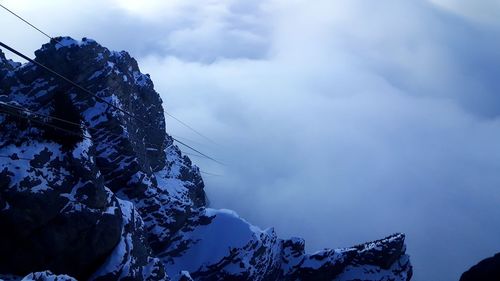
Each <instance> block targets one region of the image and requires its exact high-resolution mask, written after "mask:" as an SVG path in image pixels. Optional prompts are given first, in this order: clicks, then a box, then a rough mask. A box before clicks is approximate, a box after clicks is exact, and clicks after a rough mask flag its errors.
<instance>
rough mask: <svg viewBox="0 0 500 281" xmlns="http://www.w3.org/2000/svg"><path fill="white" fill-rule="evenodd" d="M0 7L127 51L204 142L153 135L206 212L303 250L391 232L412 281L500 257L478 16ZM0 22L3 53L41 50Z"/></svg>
mask: <svg viewBox="0 0 500 281" xmlns="http://www.w3.org/2000/svg"><path fill="white" fill-rule="evenodd" d="M4 2H5V3H4V4H5V5H7V6H9V7H12V9H15V10H16V11H19V12H20V13H22V14H23V15H26V16H27V17H29V18H30V19H32V20H33V21H34V22H35V23H39V25H41V26H42V27H43V28H44V29H45V30H48V31H49V32H51V33H53V34H68V35H71V36H74V37H82V36H87V37H92V38H95V39H97V40H99V41H100V42H102V43H103V44H105V45H108V46H110V47H111V48H114V49H126V50H130V51H131V52H132V54H133V55H134V56H136V57H137V58H138V60H139V63H140V65H141V66H142V68H143V69H144V70H145V71H147V72H149V73H151V75H152V78H153V80H154V81H155V84H156V88H157V90H158V91H159V92H160V93H162V95H163V98H164V101H165V103H166V106H167V109H168V110H169V112H170V113H172V114H173V115H175V116H177V117H179V118H181V119H182V120H184V121H185V122H187V123H189V124H192V125H193V126H194V127H196V128H197V129H198V130H199V131H202V132H203V133H205V134H206V135H208V136H209V137H210V138H212V139H214V140H215V142H216V144H214V143H212V142H210V141H208V140H206V139H203V138H201V137H199V136H198V135H196V134H195V133H193V132H191V131H189V130H188V129H186V128H185V127H183V126H182V125H180V124H178V123H176V122H175V121H174V120H170V119H169V121H170V122H169V123H168V124H169V125H168V126H169V131H170V132H171V133H172V134H174V135H176V136H178V137H185V138H187V139H190V140H191V143H192V144H193V145H196V146H197V147H198V148H199V149H200V150H203V151H206V152H207V153H209V154H212V155H214V156H215V157H217V158H218V159H220V160H221V161H223V162H225V163H226V166H221V165H218V164H216V163H213V162H210V161H207V160H204V159H198V158H195V157H193V159H194V161H195V162H197V163H199V165H200V166H201V168H202V169H203V170H204V171H207V172H211V173H215V174H221V175H223V176H211V175H207V176H206V181H207V191H208V193H209V197H210V199H211V202H212V205H213V206H215V207H226V208H232V209H235V210H237V211H238V212H239V213H240V214H241V215H243V216H244V217H246V218H248V219H249V220H250V221H251V222H253V223H255V224H258V225H260V226H262V227H269V226H275V227H276V230H277V231H278V233H280V234H281V235H283V236H293V235H296V236H303V237H305V238H306V239H307V243H308V244H307V246H308V248H309V249H310V250H317V249H320V248H323V247H331V246H349V245H352V244H355V243H359V242H363V241H367V240H373V239H377V238H380V237H382V236H384V235H387V234H390V233H392V232H397V231H402V232H405V233H407V235H408V240H407V243H408V252H409V254H410V255H411V256H412V261H413V264H414V265H415V280H417V281H425V280H458V278H459V275H460V273H461V272H463V271H465V270H466V269H467V268H468V267H469V266H471V265H472V264H474V263H475V262H477V261H478V260H480V259H482V258H484V257H487V256H490V255H492V254H493V253H495V252H498V251H500V240H499V239H498V237H500V225H499V221H498V218H499V217H500V209H499V208H498V207H497V206H498V203H499V202H500V189H499V187H500V173H499V170H500V146H498V139H500V119H499V118H498V116H499V114H500V106H499V104H500V97H499V95H498V93H499V92H500V86H499V84H498V83H497V81H498V77H497V76H499V75H500V53H498V51H497V50H499V49H500V32H499V31H500V21H499V20H498V19H499V18H500V17H498V15H497V14H495V13H496V12H495V11H498V10H499V9H494V8H495V5H497V4H496V1H487V0H484V1H474V3H473V4H471V3H472V2H470V1H469V2H470V3H469V2H467V1H450V0H432V1H430V2H418V3H417V1H396V0H384V1H361V0H355V1H329V0H324V1H320V0H318V1H312V2H311V1H298V0H297V1H284V0H269V1H251V2H248V1H241V0H218V1H216V0H212V1H204V2H203V3H200V2H198V1H152V0H150V1H141V2H140V3H141V5H138V4H137V3H138V2H137V1H119V0H116V1H79V2H76V3H71V5H72V6H69V4H68V2H65V1H59V0H58V1H47V2H45V1H44V2H40V1H17V0H16V1H13V0H12V1H4ZM44 13H49V14H50V13H52V14H57V16H54V17H51V19H53V20H50V21H47V17H45V16H44ZM0 22H1V24H2V26H5V25H8V26H10V27H12V28H9V29H8V30H5V34H4V33H3V32H4V31H2V40H3V41H5V42H6V43H7V44H9V43H12V44H13V45H15V46H19V47H20V48H22V49H24V50H30V51H32V50H34V49H36V48H37V47H38V46H39V45H40V44H41V42H43V41H44V39H43V38H40V37H39V35H38V34H36V33H33V31H30V30H28V29H27V28H26V27H25V26H23V25H22V24H21V23H20V22H19V21H16V20H15V19H11V18H9V17H8V16H7V14H5V15H2V17H1V19H0ZM4 24H5V25H4ZM20 34H27V37H23V36H20ZM4 38H5V39H4Z"/></svg>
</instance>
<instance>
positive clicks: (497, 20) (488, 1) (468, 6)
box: [429, 0, 500, 26]
mask: <svg viewBox="0 0 500 281" xmlns="http://www.w3.org/2000/svg"><path fill="white" fill-rule="evenodd" d="M429 1H430V2H431V3H433V4H435V5H437V6H439V7H441V8H443V9H445V10H447V11H450V12H452V13H455V14H457V15H460V16H463V17H466V18H468V19H470V20H473V21H477V22H480V23H483V24H491V25H497V26H500V2H499V1H497V0H477V1H468V0H429Z"/></svg>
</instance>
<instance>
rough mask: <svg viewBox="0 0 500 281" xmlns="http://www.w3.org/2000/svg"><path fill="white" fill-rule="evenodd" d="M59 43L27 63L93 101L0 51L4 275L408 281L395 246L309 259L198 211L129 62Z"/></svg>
mask: <svg viewBox="0 0 500 281" xmlns="http://www.w3.org/2000/svg"><path fill="white" fill-rule="evenodd" d="M57 41H58V42H55V41H52V42H50V43H48V44H45V45H43V46H42V48H41V49H40V50H38V51H36V52H35V54H36V58H35V60H36V61H37V62H39V63H41V64H43V65H46V66H47V67H49V68H51V69H54V70H55V71H56V72H58V73H61V74H63V75H64V76H65V77H67V78H68V79H70V80H72V81H74V82H76V83H78V84H79V85H81V86H82V87H84V88H86V89H88V90H89V91H91V92H92V93H95V94H96V95H98V97H99V98H95V97H92V96H89V94H88V93H86V92H85V91H82V90H81V89H78V88H77V87H75V86H74V85H71V84H69V83H67V82H65V81H63V80H61V79H59V78H56V77H54V76H53V75H52V74H50V73H48V72H47V71H45V70H44V69H42V68H40V67H38V66H35V65H34V64H32V63H27V64H24V65H21V64H19V63H15V62H12V61H10V60H7V59H6V58H5V56H4V55H3V54H2V53H1V52H0V121H1V127H0V156H8V157H11V158H5V157H0V229H2V232H0V247H1V249H7V251H3V250H2V251H0V274H3V276H7V275H9V276H11V277H12V278H14V279H15V280H19V279H21V277H19V276H27V277H28V276H31V277H29V278H32V279H33V280H56V279H54V278H60V279H57V280H72V279H64V278H71V277H74V278H76V279H78V280H170V278H172V279H173V280H343V281H344V280H345V281H347V280H410V278H411V273H412V271H411V270H412V268H411V265H410V263H409V259H408V256H407V255H406V254H405V245H404V235H402V234H395V235H392V236H389V237H387V238H385V239H382V240H378V241H374V242H371V243H366V244H362V245H358V246H355V247H351V248H342V249H329V250H324V251H320V252H317V253H314V254H306V253H305V251H304V245H305V242H304V241H303V240H302V239H299V238H293V239H281V238H279V237H277V235H276V233H275V232H274V230H273V229H267V230H261V229H259V228H258V227H255V226H253V225H251V224H249V223H248V222H246V221H245V220H243V219H242V218H240V217H239V216H238V215H237V214H235V213H234V212H232V211H229V210H215V209H210V208H207V207H206V196H205V192H204V183H203V179H202V178H201V176H200V172H199V169H198V168H197V167H196V166H194V165H193V164H192V163H191V160H190V159H189V158H188V157H187V156H185V155H182V153H181V151H180V149H179V148H178V147H177V146H176V145H175V144H174V140H173V138H172V137H170V136H169V135H168V134H166V130H165V129H166V128H165V126H166V125H165V119H164V115H163V114H164V112H163V108H162V101H161V99H160V96H159V95H158V93H156V92H155V90H154V88H153V83H152V82H151V80H150V78H149V76H147V75H144V74H142V73H141V72H140V70H139V68H138V66H137V62H136V61H135V60H134V59H133V58H131V57H130V56H129V55H128V54H127V53H126V52H111V51H109V50H108V49H106V48H104V47H102V46H100V45H99V44H97V43H96V42H95V41H92V40H89V39H85V38H84V39H83V40H82V41H81V42H77V41H75V40H73V39H71V38H67V37H65V38H58V39H57ZM101 99H102V100H101ZM103 100H105V101H107V102H109V103H112V104H113V105H114V106H116V107H119V108H120V109H122V110H124V111H127V112H129V113H130V114H131V115H133V117H131V116H129V115H128V114H124V113H123V112H122V111H120V110H117V109H116V108H114V107H112V106H109V105H108V104H106V103H105V102H103ZM61 105H64V106H61ZM9 106H10V107H9ZM12 106H15V107H22V108H26V109H29V110H30V111H33V112H36V113H40V114H44V115H51V116H57V117H60V118H63V119H68V118H70V119H71V120H72V122H74V123H77V124H78V123H81V124H82V125H81V126H75V125H74V124H73V125H71V124H65V123H61V122H60V121H58V120H54V119H50V118H43V117H41V116H40V115H36V114H31V115H30V116H29V117H30V120H27V119H26V118H23V117H22V116H15V115H16V114H18V115H19V114H20V113H19V111H17V110H16V109H13V108H12ZM61 107H62V108H67V110H61ZM46 123H49V124H52V125H55V126H58V127H61V126H62V127H64V128H66V131H64V132H63V131H60V132H59V133H60V134H58V133H57V132H58V131H57V130H58V129H57V128H52V127H50V128H48V127H47V125H46ZM59 130H60V128H59ZM4 230H5V231H4ZM47 270H50V271H51V272H53V274H52V273H49V272H47ZM31 272H37V273H33V274H31V275H29V274H30V273H31ZM57 274H68V275H70V276H71V277H64V276H62V275H57ZM27 277H25V278H27ZM1 278H4V277H2V275H0V279H1ZM16 278H17V279H16ZM27 280H31V279H27Z"/></svg>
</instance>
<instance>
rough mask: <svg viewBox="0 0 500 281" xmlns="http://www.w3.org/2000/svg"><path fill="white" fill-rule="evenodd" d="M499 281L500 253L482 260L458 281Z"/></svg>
mask: <svg viewBox="0 0 500 281" xmlns="http://www.w3.org/2000/svg"><path fill="white" fill-rule="evenodd" d="M498 280H500V253H498V254H496V255H494V256H493V257H490V258H487V259H484V260H482V261H480V262H479V263H478V264H476V265H474V266H473V267H471V268H470V269H469V270H467V271H466V272H464V273H463V274H462V277H460V281H498Z"/></svg>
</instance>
